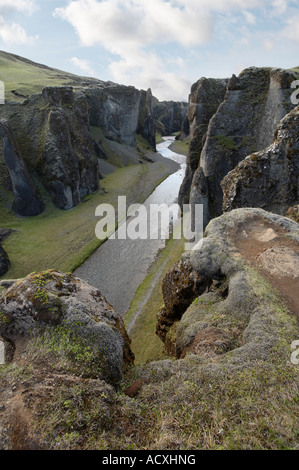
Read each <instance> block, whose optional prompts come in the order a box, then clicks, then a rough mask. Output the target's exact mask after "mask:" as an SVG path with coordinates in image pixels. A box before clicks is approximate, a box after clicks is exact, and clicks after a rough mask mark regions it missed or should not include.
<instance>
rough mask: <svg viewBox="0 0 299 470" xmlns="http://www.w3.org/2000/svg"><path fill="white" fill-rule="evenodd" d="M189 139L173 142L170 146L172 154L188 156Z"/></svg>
mask: <svg viewBox="0 0 299 470" xmlns="http://www.w3.org/2000/svg"><path fill="white" fill-rule="evenodd" d="M189 144H190V139H188V140H175V141H174V142H173V144H171V145H170V147H169V148H170V149H171V150H172V151H173V152H176V153H179V154H181V155H186V156H187V155H188V150H189Z"/></svg>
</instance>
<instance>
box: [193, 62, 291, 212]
mask: <svg viewBox="0 0 299 470" xmlns="http://www.w3.org/2000/svg"><path fill="white" fill-rule="evenodd" d="M294 79H295V76H294V75H293V74H292V73H290V72H288V71H284V70H280V69H270V68H255V67H252V68H249V69H246V70H244V71H243V72H242V73H241V74H240V75H239V77H236V76H233V77H232V78H231V79H230V81H229V83H228V85H227V91H226V94H225V97H224V100H223V102H222V103H221V105H220V106H219V107H218V109H217V112H216V113H215V114H214V115H213V117H212V118H211V119H210V121H209V123H208V129H207V134H206V137H205V139H204V143H203V144H202V147H201V146H200V145H196V147H197V149H199V151H198V154H200V155H198V154H197V156H196V158H195V161H198V158H199V162H198V166H199V167H200V168H202V171H203V174H204V176H205V178H206V181H207V188H208V193H207V194H204V196H203V198H202V197H201V195H197V194H195V193H196V191H195V192H194V196H195V199H193V200H190V203H191V205H192V204H194V203H201V200H202V201H203V202H202V203H205V201H206V198H208V219H209V220H211V219H212V218H214V217H218V216H219V215H221V213H222V204H223V193H222V188H221V181H222V180H223V178H224V177H225V176H226V175H227V173H228V172H230V171H232V170H233V169H234V168H235V167H236V166H237V165H238V163H239V162H240V161H242V160H243V159H244V158H245V157H246V156H247V155H250V154H252V153H253V152H257V151H259V150H261V149H263V148H265V147H266V146H268V145H270V144H271V142H272V140H273V136H274V132H275V130H276V128H277V126H278V124H279V122H280V120H281V119H282V118H283V117H284V116H285V115H286V114H287V113H289V112H290V111H291V110H292V108H293V107H294V106H293V105H292V103H291V100H290V96H291V94H292V91H293V90H292V89H291V83H292V81H293V80H294ZM199 103H200V100H199ZM190 146H191V149H192V146H193V144H192V141H191V144H190ZM186 177H188V174H187V175H186ZM191 187H192V186H191ZM195 201H196V202H195Z"/></svg>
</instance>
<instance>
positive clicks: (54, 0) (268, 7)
mask: <svg viewBox="0 0 299 470" xmlns="http://www.w3.org/2000/svg"><path fill="white" fill-rule="evenodd" d="M0 50H4V51H6V52H11V53H14V54H18V55H21V56H23V57H26V58H28V59H31V60H33V61H35V62H39V63H42V64H46V65H48V66H50V67H54V68H58V69H61V70H65V71H68V72H72V73H75V74H78V75H84V76H91V77H96V78H99V79H101V80H104V81H108V80H111V81H113V82H116V83H121V84H124V85H133V86H135V87H136V88H138V89H145V90H146V89H148V88H151V90H152V93H153V95H154V96H156V97H157V98H158V99H159V100H161V101H162V100H177V101H188V95H189V93H190V88H191V85H192V84H193V83H195V82H196V81H197V80H198V79H199V78H201V77H213V78H227V77H231V76H232V74H236V75H238V74H239V73H240V72H241V71H242V70H243V69H245V68H246V67H250V66H256V67H260V66H267V67H281V68H290V67H294V66H299V0H184V1H183V0H0Z"/></svg>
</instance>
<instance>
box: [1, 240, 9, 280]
mask: <svg viewBox="0 0 299 470" xmlns="http://www.w3.org/2000/svg"><path fill="white" fill-rule="evenodd" d="M9 268H10V261H9V258H8V256H7V253H6V251H5V250H4V248H2V246H1V245H0V276H2V275H3V274H5V273H6V272H7V271H8V270H9Z"/></svg>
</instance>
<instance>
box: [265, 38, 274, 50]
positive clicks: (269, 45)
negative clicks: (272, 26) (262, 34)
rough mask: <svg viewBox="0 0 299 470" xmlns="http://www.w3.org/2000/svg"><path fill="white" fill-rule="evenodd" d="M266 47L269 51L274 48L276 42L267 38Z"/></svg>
mask: <svg viewBox="0 0 299 470" xmlns="http://www.w3.org/2000/svg"><path fill="white" fill-rule="evenodd" d="M264 47H265V49H267V51H272V50H273V49H274V43H273V42H272V41H269V39H266V41H264Z"/></svg>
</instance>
